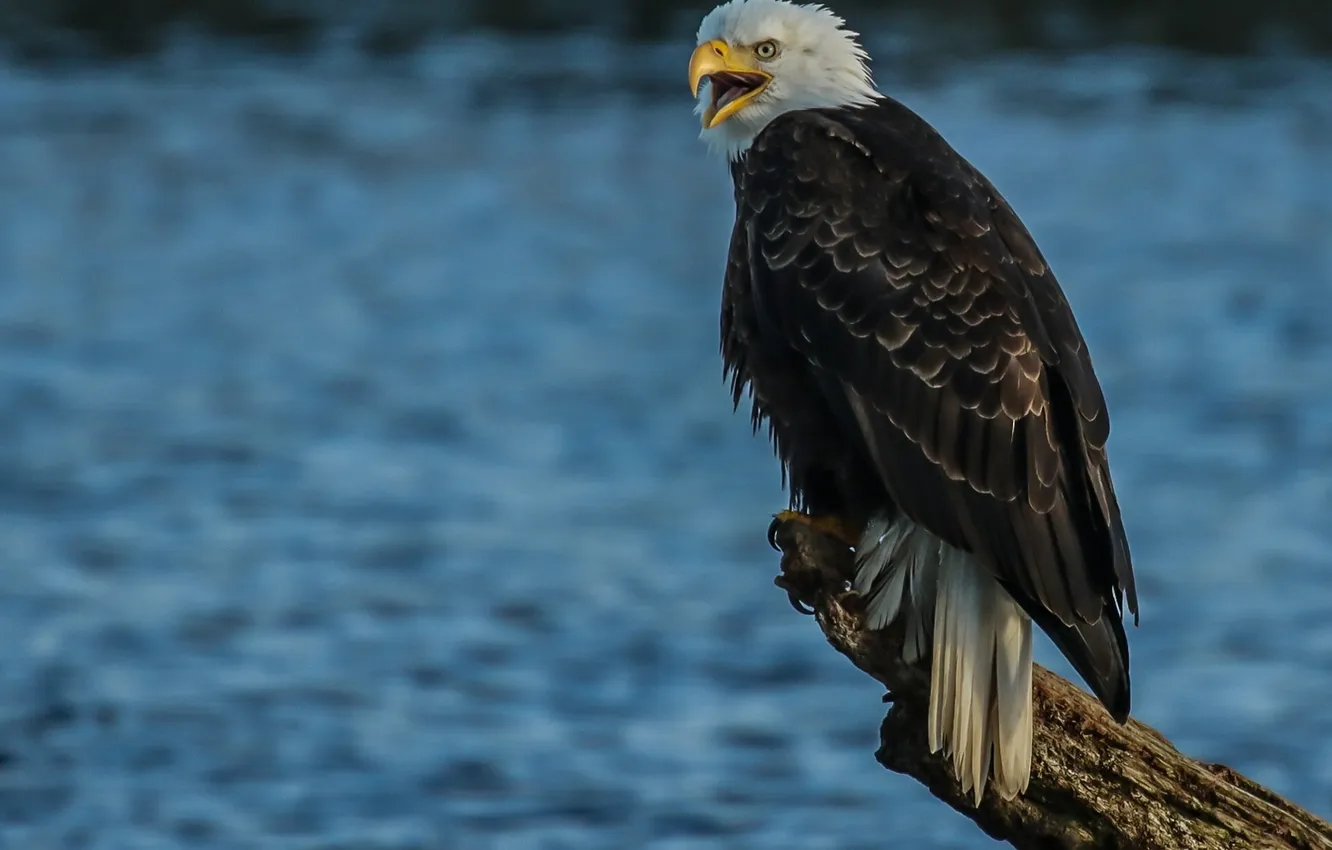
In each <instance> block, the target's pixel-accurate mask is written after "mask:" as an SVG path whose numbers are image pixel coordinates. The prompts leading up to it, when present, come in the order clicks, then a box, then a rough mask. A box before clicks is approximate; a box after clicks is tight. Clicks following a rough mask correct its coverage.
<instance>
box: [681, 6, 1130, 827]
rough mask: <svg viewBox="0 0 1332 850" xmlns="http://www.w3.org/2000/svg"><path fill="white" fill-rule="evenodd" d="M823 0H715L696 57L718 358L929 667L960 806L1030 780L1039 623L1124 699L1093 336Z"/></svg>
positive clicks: (872, 606) (1112, 703) (1001, 206)
mask: <svg viewBox="0 0 1332 850" xmlns="http://www.w3.org/2000/svg"><path fill="white" fill-rule="evenodd" d="M857 37H858V36H857V34H856V33H854V32H851V31H849V30H848V29H846V28H845V25H844V22H843V20H842V19H841V18H839V17H837V16H836V15H834V14H833V13H832V12H830V11H828V10H827V9H825V8H824V7H822V6H802V5H795V4H793V3H789V2H785V0H733V2H729V3H726V4H724V5H722V6H719V7H717V8H716V9H714V10H713V11H712V12H711V13H709V14H708V15H707V16H706V17H705V18H704V19H703V22H702V25H701V26H700V27H699V31H698V46H697V49H696V50H695V51H694V53H693V56H692V58H691V59H690V62H689V80H690V86H691V88H692V90H693V92H694V95H695V97H696V98H697V102H698V103H697V107H698V108H697V112H698V114H699V115H700V116H701V118H702V124H703V131H702V138H703V139H704V140H705V141H706V142H707V144H708V146H709V147H710V148H712V149H713V150H714V151H716V152H717V153H719V154H721V155H722V156H724V157H725V158H726V160H727V161H728V162H729V166H730V171H731V176H732V180H733V183H734V189H735V204H736V215H735V226H734V229H733V231H732V234H731V243H730V253H729V256H728V258H727V263H726V271H725V278H724V283H723V293H722V315H721V336H722V344H721V348H722V356H723V360H724V362H725V369H726V372H727V374H728V375H729V376H730V378H731V381H732V390H733V395H734V400H735V403H736V405H737V406H738V405H739V404H740V401H741V399H742V397H743V395H744V393H745V391H746V389H748V390H749V391H750V393H751V395H752V399H753V405H754V410H753V416H754V425H755V428H758V427H759V426H760V424H761V423H763V422H767V423H768V425H769V430H770V432H771V435H772V438H773V443H774V446H775V450H776V453H777V455H778V456H779V458H780V459H781V462H782V464H783V470H784V474H785V480H786V481H787V482H788V484H789V489H790V497H791V510H790V511H786V512H784V513H783V514H782V515H779V516H780V518H784V519H794V520H799V521H802V522H806V523H808V524H811V525H813V526H815V527H818V528H822V529H824V530H831V531H833V532H834V533H837V534H839V535H840V536H842V538H843V539H845V540H846V542H847V543H848V545H851V546H854V547H855V549H856V563H857V573H856V577H855V588H856V589H857V590H858V591H859V593H860V594H862V595H863V596H864V598H865V600H866V611H867V618H868V622H869V625H870V626H871V627H873V628H885V627H887V626H888V625H890V624H892V623H894V622H896V621H898V620H899V619H901V620H902V623H903V627H904V629H905V634H906V635H907V640H906V642H905V650H904V655H905V660H906V661H908V662H912V663H914V662H916V661H918V660H919V661H922V662H923V661H926V660H927V661H928V663H929V665H930V697H929V711H928V718H929V720H928V725H929V729H928V736H929V744H930V748H931V750H932V751H934V752H938V751H940V750H942V751H943V752H944V753H945V754H946V755H947V756H950V757H951V759H952V765H953V769H954V772H955V775H956V777H957V779H958V781H959V783H960V784H961V786H962V788H963V790H964V791H968V792H971V794H972V796H973V799H974V801H975V802H976V804H977V805H979V803H980V799H981V796H982V793H983V790H984V787H985V783H986V780H987V778H990V777H991V776H992V778H993V784H994V787H995V790H996V791H997V793H998V794H999V795H1000V796H1002V797H1003V798H1005V799H1012V798H1013V797H1015V796H1016V795H1018V794H1020V793H1022V792H1023V791H1025V790H1026V788H1027V783H1028V779H1029V776H1030V773H1031V741H1032V702H1031V687H1032V686H1031V669H1032V632H1031V624H1032V622H1033V621H1035V623H1036V624H1037V625H1038V626H1040V628H1041V629H1042V631H1044V632H1045V633H1046V634H1047V635H1048V636H1049V637H1050V638H1051V639H1052V640H1053V641H1054V643H1055V645H1056V646H1057V647H1058V648H1059V649H1060V651H1062V652H1063V654H1064V656H1065V657H1067V658H1068V660H1069V661H1070V662H1071V663H1072V665H1073V667H1074V668H1075V669H1076V670H1077V672H1078V673H1079V674H1080V675H1081V676H1082V677H1083V678H1084V679H1085V680H1086V682H1087V683H1088V684H1089V685H1090V686H1091V689H1092V690H1093V691H1094V692H1095V694H1096V696H1097V697H1098V698H1099V699H1100V700H1101V702H1102V703H1103V704H1104V705H1105V707H1106V708H1107V709H1108V710H1109V712H1110V714H1111V715H1112V716H1113V717H1114V718H1115V719H1116V720H1118V721H1119V722H1124V721H1125V720H1126V719H1127V717H1128V713H1129V656H1128V643H1127V640H1126V638H1125V634H1124V625H1123V619H1124V607H1125V604H1127V607H1128V610H1129V611H1130V612H1132V613H1134V614H1135V615H1136V613H1137V597H1136V593H1135V590H1134V581H1133V568H1132V564H1131V561H1130V557H1129V547H1128V542H1127V540H1126V537H1125V533H1124V526H1123V523H1122V521H1121V519H1120V511H1119V505H1118V502H1117V501H1116V498H1115V491H1114V487H1113V485H1112V483H1111V480H1110V468H1109V465H1108V461H1107V455H1106V440H1107V438H1108V437H1109V435H1110V420H1109V416H1108V414H1107V411H1106V404H1105V399H1104V397H1103V396H1102V393H1101V387H1100V385H1099V383H1098V382H1097V379H1096V375H1095V373H1094V372H1093V370H1092V361H1091V358H1090V356H1089V354H1088V351H1087V345H1086V343H1085V341H1084V340H1083V338H1082V334H1081V332H1080V331H1079V330H1078V325H1077V322H1076V321H1074V318H1073V313H1072V310H1071V309H1070V307H1069V304H1068V302H1067V300H1065V298H1064V294H1063V292H1062V291H1061V290H1060V287H1059V284H1058V283H1057V282H1056V281H1055V277H1054V274H1053V273H1052V272H1051V270H1050V267H1049V265H1048V264H1047V263H1046V261H1045V258H1044V257H1043V256H1042V255H1041V252H1040V250H1039V249H1038V248H1037V247H1036V243H1035V242H1034V241H1033V240H1032V237H1031V235H1030V234H1029V233H1028V232H1027V229H1026V227H1025V226H1023V224H1022V222H1021V220H1019V218H1018V216H1017V214H1016V213H1015V212H1013V209H1012V208H1011V207H1010V206H1009V205H1008V203H1007V202H1006V201H1005V200H1004V198H1003V197H1002V196H1001V195H1000V194H999V192H998V190H996V189H995V188H994V186H993V185H992V184H991V183H990V181H989V180H987V179H986V178H985V176H984V175H982V174H981V173H980V172H979V171H978V170H977V169H976V168H975V167H974V166H973V165H971V164H970V163H969V162H967V160H965V159H963V158H962V156H961V155H960V154H958V153H957V152H956V151H955V150H953V148H952V147H951V146H949V144H948V143H947V142H946V141H944V139H943V138H942V137H941V136H940V135H939V133H938V132H937V131H936V130H935V129H934V128H933V127H931V126H930V125H929V124H928V123H926V122H925V121H924V119H922V118H920V117H919V116H918V115H916V114H915V113H913V112H912V111H911V110H910V109H908V108H907V107H906V106H904V105H902V104H901V103H899V102H898V101H896V100H894V99H892V98H891V97H887V96H885V95H883V94H880V93H879V92H878V91H877V90H876V89H875V87H874V84H873V81H872V79H871V76H870V72H869V68H868V66H867V62H868V57H867V56H866V54H865V51H864V50H863V49H862V48H861V46H860V45H859V43H858V42H857Z"/></svg>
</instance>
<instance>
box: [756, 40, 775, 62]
mask: <svg viewBox="0 0 1332 850" xmlns="http://www.w3.org/2000/svg"><path fill="white" fill-rule="evenodd" d="M754 55H755V56H757V57H758V58H760V59H773V58H776V56H777V42H775V41H760V42H759V43H758V44H756V45H754Z"/></svg>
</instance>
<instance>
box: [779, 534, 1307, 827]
mask: <svg viewBox="0 0 1332 850" xmlns="http://www.w3.org/2000/svg"><path fill="white" fill-rule="evenodd" d="M774 540H775V542H776V544H777V545H778V547H779V548H780V549H781V550H782V552H783V555H782V575H781V576H779V577H778V578H777V580H776V582H777V584H778V586H780V587H782V588H783V589H785V590H786V591H787V592H788V593H789V594H790V596H791V600H792V603H793V604H803V605H804V606H806V607H807V608H809V609H812V610H813V613H814V616H815V619H816V620H817V621H818V623H819V626H820V627H821V628H822V629H823V633H824V635H825V636H826V637H827V638H828V642H829V643H831V644H832V645H833V647H834V648H836V649H837V650H838V651H839V652H841V653H842V654H843V655H845V656H847V657H848V658H850V659H851V661H852V662H853V663H854V664H855V665H856V666H857V667H859V668H860V669H861V670H863V671H864V672H866V673H868V674H869V675H870V676H873V677H874V678H875V679H877V680H879V681H880V682H882V683H883V684H884V685H885V686H886V687H887V688H888V691H889V692H890V693H891V694H892V700H893V707H892V709H891V710H890V711H889V712H888V716H887V717H885V718H884V721H883V725H882V727H881V729H880V741H881V745H880V748H879V751H878V753H877V754H876V757H877V759H878V760H879V762H880V764H882V765H883V766H884V767H886V768H888V769H889V770H894V771H897V772H898V773H905V774H907V775H908V776H911V777H913V778H914V779H916V780H917V781H919V782H921V783H923V784H924V785H925V786H926V787H928V788H929V789H930V792H931V793H932V794H934V796H936V797H938V798H939V799H940V800H942V801H944V802H945V803H947V804H948V805H950V806H952V807H953V808H954V809H956V810H957V811H959V812H961V813H962V814H964V815H966V816H967V817H968V818H970V819H971V820H972V821H974V822H975V823H976V825H977V826H979V827H980V828H981V829H982V830H984V831H985V832H986V833H987V834H989V835H990V836H991V837H993V838H997V839H1000V840H1003V841H1008V842H1009V843H1011V844H1012V845H1013V846H1014V847H1018V848H1023V850H1027V848H1031V850H1036V848H1040V850H1053V849H1054V848H1096V850H1118V848H1124V849H1125V850H1128V848H1133V850H1153V848H1162V850H1213V849H1214V848H1215V850H1236V848H1243V850H1248V849H1249V848H1264V850H1266V848H1274V849H1275V848H1300V849H1301V850H1332V825H1329V824H1328V823H1326V822H1324V821H1322V820H1320V819H1318V818H1317V817H1315V816H1313V815H1311V814H1309V813H1308V812H1305V811H1303V810H1302V809H1300V808H1299V807H1297V806H1295V805H1294V804H1292V803H1290V802H1288V801H1286V800H1283V799H1282V798H1280V797H1278V796H1277V795H1276V794H1274V793H1272V792H1271V791H1268V790H1267V789H1265V788H1263V787H1262V786H1260V785H1258V784H1257V783H1255V782H1253V781H1251V780H1249V779H1246V778H1245V777H1243V776H1240V775H1239V774H1238V773H1236V772H1235V771H1233V770H1231V769H1230V768H1228V767H1225V766H1223V765H1219V764H1204V763H1202V762H1198V761H1194V760H1193V759H1191V758H1189V757H1187V756H1185V755H1183V754H1181V753H1180V752H1179V751H1178V750H1176V749H1175V748H1174V747H1173V746H1172V745H1171V744H1170V742H1169V741H1167V740H1166V739H1165V738H1164V737H1162V736H1161V734H1160V733H1158V732H1156V731H1155V730H1153V729H1151V728H1150V727H1148V726H1144V725H1143V724H1141V723H1139V722H1137V721H1136V720H1130V721H1129V722H1128V723H1127V724H1125V725H1123V726H1120V725H1119V724H1117V723H1115V722H1114V720H1112V719H1111V718H1110V715H1109V714H1108V713H1106V711H1105V709H1104V708H1102V707H1101V704H1100V703H1099V702H1097V701H1096V699H1095V698H1094V697H1092V696H1090V695H1088V694H1086V693H1085V692H1083V691H1082V690H1080V689H1079V688H1077V687H1075V686H1073V685H1072V684H1070V683H1069V682H1067V681H1065V680H1063V679H1061V678H1060V677H1058V676H1056V675H1054V674H1053V673H1051V672H1050V671H1048V670H1045V669H1043V668H1040V667H1037V669H1036V671H1035V676H1034V682H1035V723H1036V729H1035V735H1034V752H1033V758H1032V775H1031V785H1030V787H1029V788H1028V790H1027V792H1026V793H1025V794H1023V795H1021V796H1019V797H1018V798H1017V799H1015V800H1011V801H1005V800H1002V799H1000V798H999V797H998V796H997V795H996V794H994V792H993V791H992V790H991V789H989V788H987V789H986V792H985V796H984V798H983V799H982V800H981V804H980V806H979V807H978V808H977V807H973V806H972V804H971V797H970V795H969V794H963V793H962V790H961V787H960V786H959V785H958V783H957V782H956V781H955V780H954V779H953V776H952V771H951V768H950V767H949V765H948V764H947V763H946V762H945V761H944V760H943V759H942V758H941V757H939V756H933V755H930V753H929V748H928V746H927V745H926V740H925V728H926V720H925V718H926V712H925V706H926V698H927V694H928V688H929V682H928V675H927V672H926V671H923V670H920V669H913V668H910V667H907V666H906V665H904V664H902V662H901V661H900V658H901V652H900V648H901V640H902V636H901V635H900V634H899V633H898V632H897V630H895V629H889V630H886V631H879V632H872V631H868V630H866V629H865V627H864V622H863V620H862V613H863V605H862V604H861V601H860V597H859V596H857V595H856V594H855V593H854V592H852V591H851V590H850V589H849V585H848V581H849V579H850V577H851V575H852V568H853V563H852V559H851V555H850V552H849V551H848V549H847V548H846V547H845V545H843V544H840V543H838V542H837V541H835V540H833V539H832V538H830V537H826V536H824V535H823V534H820V533H818V532H815V531H812V530H810V529H809V528H808V527H807V526H805V525H802V524H799V523H790V522H788V523H783V524H781V525H778V526H776V527H775V537H774Z"/></svg>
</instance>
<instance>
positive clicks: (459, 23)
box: [0, 0, 1332, 56]
mask: <svg viewBox="0 0 1332 850" xmlns="http://www.w3.org/2000/svg"><path fill="white" fill-rule="evenodd" d="M712 5H713V4H708V3H696V2H688V3H676V2H668V0H655V2H653V1H652V0H626V2H619V0H510V2H503V0H499V1H498V2H497V1H496V0H460V2H454V3H448V2H438V1H436V2H431V1H430V0H374V2H346V3H335V2H328V0H3V2H0V31H2V32H4V34H5V35H6V36H7V37H8V38H10V39H12V40H13V42H14V43H16V44H18V45H20V47H21V49H22V50H23V51H24V52H26V53H29V54H30V55H34V56H49V55H52V54H56V55H68V54H69V53H71V52H77V51H80V50H84V49H88V48H92V49H96V50H97V51H99V52H103V53H107V54H117V55H123V54H134V53H141V52H143V51H145V50H151V49H153V48H154V47H157V46H159V45H160V44H161V43H162V40H163V39H164V38H166V37H167V36H168V34H169V33H170V32H171V31H172V30H173V29H175V28H179V27H190V28H194V29H196V30H199V31H203V32H207V33H209V34H211V35H216V36H221V37H227V38H240V39H246V40H249V41H253V42H259V43H262V44H264V45H266V46H268V47H272V48H276V49H302V48H306V47H309V46H310V45H312V44H315V43H317V42H318V41H319V40H320V39H321V37H322V36H323V35H324V34H326V33H327V31H328V30H329V29H330V28H344V27H345V28H350V29H351V30H353V31H354V33H355V37H356V39H357V40H358V41H359V42H360V43H361V44H363V45H364V46H365V47H366V49H367V50H369V51H371V52H374V53H397V52H400V51H403V50H409V49H411V48H412V47H414V46H416V45H418V44H419V43H420V42H421V41H422V40H424V39H428V38H431V37H435V38H438V37H445V36H449V35H455V34H459V33H468V32H476V31H489V32H509V33H560V32H565V33H567V32H570V31H574V30H589V29H590V30H595V31H599V32H603V33H607V34H611V35H615V36H618V37H623V38H630V39H648V40H656V39H664V38H679V37H683V36H686V35H688V34H691V33H692V32H693V30H694V28H695V27H696V25H697V21H698V19H699V18H700V17H701V15H702V14H703V13H704V12H706V11H707V10H708V9H709V8H711V6H712ZM836 9H837V11H839V12H842V13H845V14H851V15H854V16H855V18H856V20H859V21H862V22H863V21H867V20H873V19H874V18H875V17H886V18H889V19H892V20H895V21H897V22H901V23H908V22H909V25H910V27H911V29H913V30H915V31H916V32H918V33H920V34H923V35H926V36H927V37H931V38H937V39H940V40H947V41H949V42H954V41H955V40H956V39H962V40H963V41H966V42H968V43H970V44H972V45H973V46H974V45H975V44H977V43H979V44H984V45H986V46H990V47H1002V48H1008V49H1014V48H1016V49H1062V50H1069V49H1086V48H1092V47H1105V46H1108V45H1115V44H1126V43H1133V44H1146V45H1157V46H1163V47H1173V48H1180V49H1184V50H1189V51H1196V52H1200V53H1211V54H1235V53H1244V52H1255V51H1256V52H1259V53H1264V52H1281V51H1284V50H1288V49H1290V48H1296V49H1301V50H1309V51H1320V52H1321V51H1327V50H1328V49H1332V11H1329V9H1328V6H1327V4H1326V3H1323V2H1321V0H1273V2H1263V3H1259V2H1236V0H1159V2H1156V0H995V2H986V0H938V2H925V0H879V2H867V0H849V2H843V3H838V4H837V5H836ZM861 26H862V28H865V27H864V25H863V23H862V25H861ZM945 35H946V36H948V37H947V38H946V39H945V38H944V36H945Z"/></svg>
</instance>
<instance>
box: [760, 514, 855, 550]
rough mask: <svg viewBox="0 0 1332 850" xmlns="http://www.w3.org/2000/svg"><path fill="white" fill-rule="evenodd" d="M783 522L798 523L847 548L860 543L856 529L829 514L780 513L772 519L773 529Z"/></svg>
mask: <svg viewBox="0 0 1332 850" xmlns="http://www.w3.org/2000/svg"><path fill="white" fill-rule="evenodd" d="M784 522H798V523H800V524H801V525H804V526H807V527H809V528H812V529H814V530H815V531H818V532H822V533H823V534H826V535H828V536H829V537H835V538H837V539H838V540H841V541H842V542H843V543H845V544H846V545H848V546H855V545H856V544H857V543H859V542H860V534H859V532H858V530H857V529H855V528H853V527H852V526H851V525H850V524H848V523H847V522H846V520H844V519H842V518H841V517H838V516H833V515H831V514H823V515H820V516H811V515H810V514H802V513H801V512H800V511H781V512H780V513H778V514H777V516H776V517H774V518H773V527H774V529H775V528H776V526H778V525H780V524H781V523H784Z"/></svg>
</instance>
